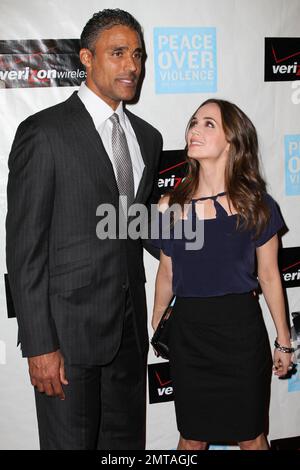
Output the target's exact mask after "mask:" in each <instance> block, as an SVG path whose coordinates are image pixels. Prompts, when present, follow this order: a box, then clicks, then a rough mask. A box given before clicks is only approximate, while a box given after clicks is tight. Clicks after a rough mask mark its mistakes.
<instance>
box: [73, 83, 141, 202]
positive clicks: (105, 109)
mask: <svg viewBox="0 0 300 470" xmlns="http://www.w3.org/2000/svg"><path fill="white" fill-rule="evenodd" d="M78 97H79V98H80V99H81V101H82V102H83V104H84V106H85V108H86V110H87V112H88V113H89V114H90V116H91V118H92V119H93V122H94V124H95V127H96V129H97V131H98V133H99V135H100V137H101V139H102V142H103V145H104V148H105V150H106V152H107V154H108V156H109V158H110V160H111V163H112V166H113V169H114V173H115V176H116V168H115V163H114V158H113V152H112V140H111V139H112V135H111V134H112V122H111V121H110V120H109V118H110V117H111V116H112V115H113V114H114V113H117V114H118V116H119V120H120V124H121V126H122V128H123V130H124V132H125V135H126V140H127V143H128V148H129V152H130V157H131V162H132V169H133V179H134V195H135V196H136V193H137V190H138V187H139V184H140V181H141V179H142V174H143V171H144V167H145V164H144V161H143V158H142V154H141V150H140V147H139V144H138V141H137V138H136V135H135V133H134V130H133V128H132V126H131V124H130V121H129V119H128V117H127V116H126V114H125V113H124V110H123V104H122V102H121V103H120V104H119V106H118V107H117V109H116V110H115V111H114V110H113V109H112V108H111V107H110V106H109V105H108V104H107V103H105V101H103V100H102V99H101V98H99V96H97V95H96V93H94V92H93V91H92V90H90V88H88V87H87V86H86V84H85V83H84V82H82V83H81V85H80V88H79V90H78Z"/></svg>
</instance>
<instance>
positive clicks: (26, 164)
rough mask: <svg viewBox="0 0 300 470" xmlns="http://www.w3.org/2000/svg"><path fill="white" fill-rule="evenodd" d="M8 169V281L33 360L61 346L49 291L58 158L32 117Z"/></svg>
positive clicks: (22, 127)
mask: <svg viewBox="0 0 300 470" xmlns="http://www.w3.org/2000/svg"><path fill="white" fill-rule="evenodd" d="M8 166H9V177H8V187H7V202H8V212H7V218H6V256H7V269H8V278H9V283H10V288H11V292H12V298H13V303H14V307H15V310H16V316H17V320H18V326H19V339H20V342H21V349H22V354H23V356H25V357H30V356H37V355H40V354H45V353H47V352H51V351H55V350H57V349H58V347H59V344H58V338H57V334H56V329H55V325H54V322H53V319H52V317H51V313H50V306H49V293H48V291H49V268H48V245H49V241H48V240H49V228H50V225H51V217H52V208H53V201H54V185H55V172H54V160H53V156H52V154H51V146H50V143H49V141H48V138H47V136H46V135H45V134H44V132H43V131H42V130H41V129H40V128H39V126H38V123H35V121H34V120H33V119H32V118H29V119H27V120H26V121H24V122H23V123H22V124H21V125H20V126H19V128H18V130H17V133H16V136H15V139H14V142H13V146H12V149H11V153H10V156H9V162H8Z"/></svg>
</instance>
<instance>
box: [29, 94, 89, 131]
mask: <svg viewBox="0 0 300 470" xmlns="http://www.w3.org/2000/svg"><path fill="white" fill-rule="evenodd" d="M77 101H80V100H79V99H78V98H77V94H75V93H73V94H72V95H71V96H70V97H69V98H67V99H66V100H65V101H62V102H60V103H58V104H55V105H53V106H50V107H48V108H44V109H42V110H41V111H38V112H37V113H35V114H32V115H30V116H28V118H27V119H25V121H23V123H31V124H38V125H39V126H41V125H43V124H46V125H49V124H51V123H53V124H58V122H60V120H61V119H67V117H68V115H71V114H72V113H73V111H74V109H76V105H78V104H79V103H77Z"/></svg>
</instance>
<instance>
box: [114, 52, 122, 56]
mask: <svg viewBox="0 0 300 470" xmlns="http://www.w3.org/2000/svg"><path fill="white" fill-rule="evenodd" d="M113 55H114V56H116V57H121V56H122V55H123V52H122V51H114V52H113Z"/></svg>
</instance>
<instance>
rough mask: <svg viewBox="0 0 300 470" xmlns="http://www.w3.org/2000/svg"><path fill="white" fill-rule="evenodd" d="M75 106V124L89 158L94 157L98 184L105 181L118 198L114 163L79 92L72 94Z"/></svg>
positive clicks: (113, 194)
mask: <svg viewBox="0 0 300 470" xmlns="http://www.w3.org/2000/svg"><path fill="white" fill-rule="evenodd" d="M71 100H72V104H74V106H73V124H74V127H76V128H77V129H78V132H79V133H81V134H82V137H83V141H84V142H86V144H85V146H86V150H87V154H88V155H89V158H93V159H94V163H95V165H94V168H96V173H95V174H93V175H92V176H93V178H94V179H95V182H96V184H97V185H99V180H100V181H101V182H104V184H106V186H107V187H108V188H109V190H110V192H111V194H112V196H114V198H115V199H116V201H117V200H118V197H119V191H118V187H117V182H116V178H115V174H114V170H113V166H112V163H111V161H110V158H109V156H108V155H107V153H106V150H105V147H104V145H103V142H102V140H101V138H100V136H99V134H98V132H97V130H96V128H95V125H94V123H93V120H92V118H91V116H90V115H89V113H88V112H87V110H86V108H85V106H84V105H83V103H82V102H81V100H80V99H79V98H78V97H77V94H75V93H74V94H73V95H72V96H71Z"/></svg>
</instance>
